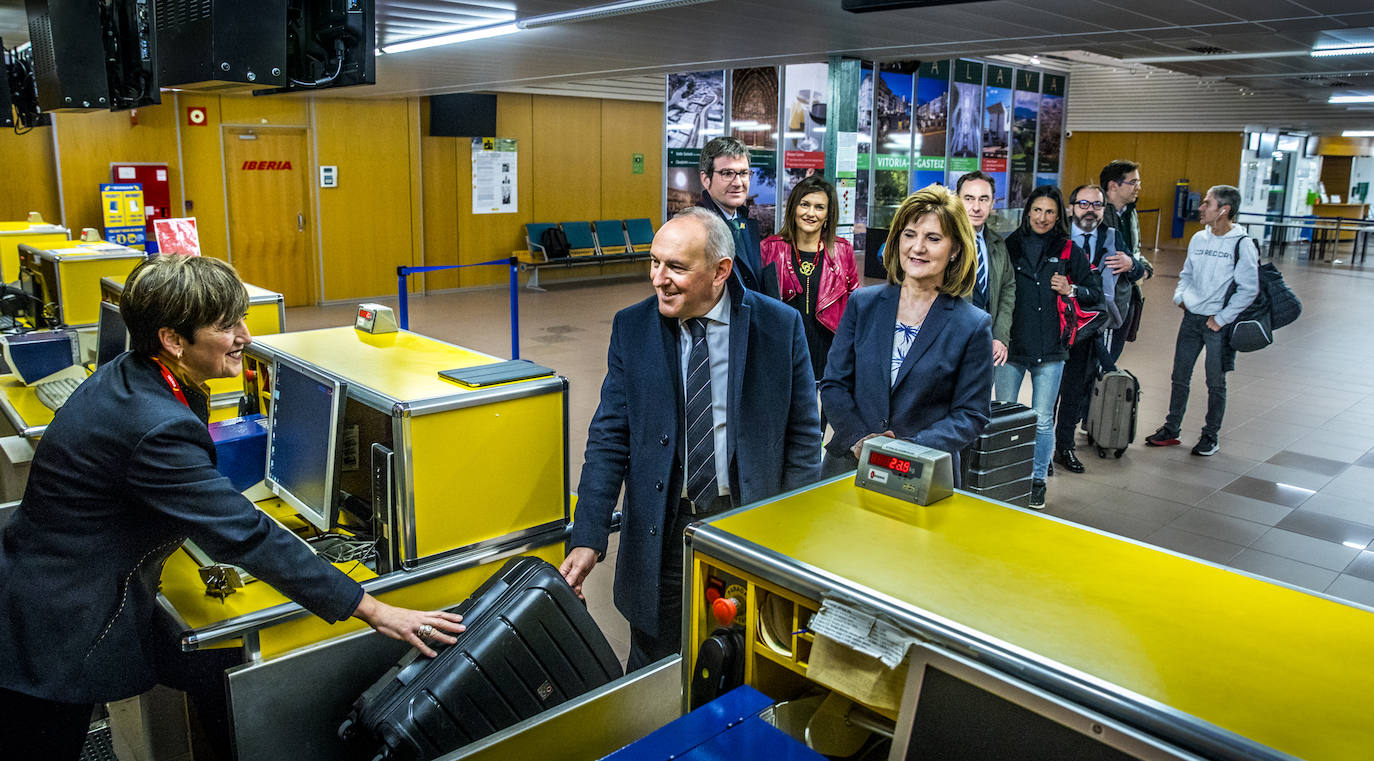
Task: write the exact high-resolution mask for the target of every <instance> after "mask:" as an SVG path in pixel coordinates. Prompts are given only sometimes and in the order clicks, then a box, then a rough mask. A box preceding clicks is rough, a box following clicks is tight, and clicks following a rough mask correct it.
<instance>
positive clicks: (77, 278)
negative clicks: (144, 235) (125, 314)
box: [19, 241, 147, 328]
mask: <svg viewBox="0 0 1374 761" xmlns="http://www.w3.org/2000/svg"><path fill="white" fill-rule="evenodd" d="M146 258H147V254H145V253H144V252H142V251H139V250H138V249H134V248H128V247H127V246H120V245H117V244H114V243H104V242H87V243H83V242H81V241H70V242H68V243H59V244H54V245H53V247H51V248H40V247H38V246H33V245H29V244H27V243H24V244H20V246H19V268H20V275H19V281H20V285H21V287H22V288H24V289H25V290H28V291H30V293H31V295H33V296H34V297H36V298H37V299H39V300H40V301H41V302H42V306H41V314H40V316H39V319H38V320H37V322H40V323H41V325H37V326H36V327H56V326H64V327H69V328H76V327H83V326H88V325H95V324H96V323H97V322H98V321H99V319H100V280H101V278H105V277H121V278H122V277H126V276H127V275H128V274H129V273H130V272H132V271H133V269H134V267H137V266H138V265H139V263H140V262H142V261H143V260H145V259H146Z"/></svg>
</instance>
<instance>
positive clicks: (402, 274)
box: [396, 256, 520, 359]
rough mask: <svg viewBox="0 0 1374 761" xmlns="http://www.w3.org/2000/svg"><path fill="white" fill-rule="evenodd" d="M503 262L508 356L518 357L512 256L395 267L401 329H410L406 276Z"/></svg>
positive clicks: (517, 289) (516, 288) (517, 307)
mask: <svg viewBox="0 0 1374 761" xmlns="http://www.w3.org/2000/svg"><path fill="white" fill-rule="evenodd" d="M500 264H504V265H506V266H508V267H510V358H511V359H520V260H519V259H517V258H515V257H514V256H512V257H509V258H506V259H492V260H491V261H489V262H474V263H472V264H443V265H434V266H431V267H406V266H404V265H399V266H397V267H396V301H397V303H398V304H399V309H398V310H397V311H398V312H399V314H398V315H397V320H398V322H400V324H401V329H402V330H410V296H409V294H408V289H407V286H408V285H409V283H408V281H407V280H406V278H408V277H410V276H411V275H416V274H420V273H424V272H441V271H443V270H457V269H463V268H464V267H491V266H496V265H500Z"/></svg>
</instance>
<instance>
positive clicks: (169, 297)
mask: <svg viewBox="0 0 1374 761" xmlns="http://www.w3.org/2000/svg"><path fill="white" fill-rule="evenodd" d="M119 313H120V314H121V315H122V316H123V317H124V324H125V325H126V326H127V327H128V328H129V345H130V347H131V348H133V350H134V351H136V352H138V353H139V354H142V355H144V356H148V357H155V356H157V354H158V352H160V351H162V340H161V339H160V338H159V337H158V334H157V332H158V330H159V329H161V328H171V329H172V330H175V331H176V332H177V335H179V336H181V337H182V338H184V339H186V341H187V342H188V343H195V336H196V331H197V330H198V329H200V328H205V327H210V326H212V325H213V326H220V327H223V326H228V325H233V324H234V323H237V322H238V321H239V320H242V319H243V317H244V315H246V314H247V313H248V291H247V290H246V289H245V288H244V287H243V282H242V281H240V280H239V276H238V274H237V273H236V272H234V268H233V267H231V266H229V265H228V264H226V263H225V262H222V261H220V260H219V259H215V258H213V257H209V256H182V255H180V254H174V255H171V256H158V257H155V258H153V259H149V260H148V261H146V262H144V263H142V264H140V265H138V266H137V267H135V268H134V271H133V272H131V273H129V278H128V279H127V280H126V281H125V283H124V293H123V294H121V295H120V297H119Z"/></svg>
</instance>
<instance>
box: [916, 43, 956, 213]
mask: <svg viewBox="0 0 1374 761" xmlns="http://www.w3.org/2000/svg"><path fill="white" fill-rule="evenodd" d="M949 69H950V62H949V61H928V62H923V63H922V64H921V66H920V69H919V70H918V71H917V76H916V120H915V125H916V129H915V131H914V133H913V137H914V142H913V144H914V147H915V156H914V157H913V158H912V161H913V162H914V166H913V167H912V169H913V171H912V175H911V189H912V190H913V191H914V190H920V189H921V188H924V187H925V186H927V185H930V184H932V183H936V184H944V183H945V137H946V133H947V131H948V126H949Z"/></svg>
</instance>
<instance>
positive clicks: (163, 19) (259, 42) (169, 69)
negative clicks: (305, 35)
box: [157, 0, 287, 91]
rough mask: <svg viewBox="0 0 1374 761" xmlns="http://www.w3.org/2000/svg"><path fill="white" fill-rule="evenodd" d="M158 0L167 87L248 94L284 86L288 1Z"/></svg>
mask: <svg viewBox="0 0 1374 761" xmlns="http://www.w3.org/2000/svg"><path fill="white" fill-rule="evenodd" d="M251 5H252V7H251V9H250V8H247V7H245V4H244V3H240V2H232V0H157V19H158V23H157V50H158V56H157V64H158V67H157V70H158V77H159V80H160V81H161V83H162V86H163V87H172V88H176V89H180V90H202V91H232V90H244V91H247V90H249V89H251V88H254V87H269V86H280V85H284V84H286V81H287V79H286V7H287V0H253V2H252V3H251Z"/></svg>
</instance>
